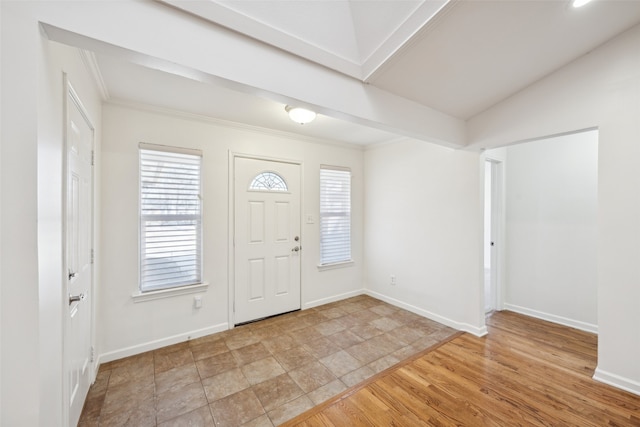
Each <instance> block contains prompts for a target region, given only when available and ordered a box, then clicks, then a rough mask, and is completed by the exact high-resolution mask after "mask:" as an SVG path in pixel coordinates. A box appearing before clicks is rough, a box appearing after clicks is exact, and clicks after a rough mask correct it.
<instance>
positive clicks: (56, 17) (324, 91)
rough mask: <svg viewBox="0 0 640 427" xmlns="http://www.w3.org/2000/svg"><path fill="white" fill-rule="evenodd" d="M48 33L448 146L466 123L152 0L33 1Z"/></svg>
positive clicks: (461, 137) (458, 140) (461, 138)
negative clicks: (98, 0)
mask: <svg viewBox="0 0 640 427" xmlns="http://www.w3.org/2000/svg"><path fill="white" fill-rule="evenodd" d="M39 5H40V6H39V12H40V16H41V19H40V21H41V23H42V26H43V28H44V29H45V32H46V34H47V35H48V37H49V38H50V39H51V40H54V41H58V42H61V43H65V44H68V45H71V46H76V47H79V48H81V49H86V50H90V51H94V52H96V53H100V54H107V55H114V56H117V57H119V58H121V59H126V60H129V61H131V62H134V63H138V64H140V65H144V66H147V67H150V68H154V69H158V70H162V71H165V72H169V73H174V74H177V75H181V76H183V77H188V78H191V79H194V80H198V81H203V82H206V83H210V84H219V85H222V86H225V87H228V88H230V89H234V90H238V91H241V92H244V93H249V94H254V95H256V96H261V97H264V98H268V99H271V100H274V101H278V102H282V103H285V104H296V105H300V106H305V107H309V108H312V109H314V110H315V111H317V112H318V113H321V114H324V115H327V116H330V117H334V118H338V119H343V120H346V121H350V122H353V123H358V124H361V125H366V126H370V127H373V128H376V129H380V130H384V131H389V132H395V133H397V134H399V135H404V136H408V137H411V138H415V139H419V140H423V141H428V142H433V143H437V144H441V145H446V146H449V147H454V148H458V147H462V146H464V144H465V138H466V133H465V122H464V121H462V120H460V119H457V118H454V117H451V116H448V115H446V114H444V113H441V112H439V111H436V110H434V109H432V108H429V107H427V106H424V105H421V104H418V103H416V102H413V101H409V100H407V99H405V98H401V97H398V96H395V95H392V94H390V93H388V92H385V91H383V90H380V89H377V88H375V87H373V86H370V85H367V84H364V83H362V82H361V81H359V80H357V79H354V78H351V77H348V76H346V75H344V74H342V73H339V72H336V71H333V70H330V69H327V68H324V67H321V66H318V65H317V64H314V63H312V62H310V61H308V60H305V59H302V58H299V57H297V56H295V55H292V54H289V53H287V52H284V51H282V50H279V49H276V48H274V47H272V46H269V45H266V44H264V43H260V42H258V41H256V40H254V39H251V38H249V37H246V36H243V35H241V34H238V33H235V32H232V31H230V30H228V29H226V28H223V27H220V26H217V25H215V24H212V23H210V22H207V21H205V20H203V19H200V18H196V17H194V16H191V15H189V14H187V13H184V12H180V11H177V10H175V9H173V8H171V7H168V6H165V5H163V4H159V3H155V2H115V3H114V2H107V3H104V2H69V7H64V8H61V7H59V2H55V1H52V2H44V3H39Z"/></svg>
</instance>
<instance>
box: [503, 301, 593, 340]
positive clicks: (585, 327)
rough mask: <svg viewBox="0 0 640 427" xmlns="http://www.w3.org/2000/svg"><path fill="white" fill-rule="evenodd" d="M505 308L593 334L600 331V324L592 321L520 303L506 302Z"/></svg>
mask: <svg viewBox="0 0 640 427" xmlns="http://www.w3.org/2000/svg"><path fill="white" fill-rule="evenodd" d="M504 309H505V310H509V311H515V312H516V313H520V314H524V315H526V316H531V317H535V318H537V319H542V320H546V321H548V322H552V323H558V324H560V325H564V326H569V327H570V328H575V329H580V330H581V331H585V332H591V333H592V334H597V333H598V325H594V324H591V323H586V322H581V321H579V320H573V319H569V318H566V317H562V316H556V315H555V314H549V313H545V312H543V311H538V310H533V309H531V308H527V307H521V306H519V305H515V304H509V303H505V304H504Z"/></svg>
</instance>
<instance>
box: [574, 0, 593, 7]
mask: <svg viewBox="0 0 640 427" xmlns="http://www.w3.org/2000/svg"><path fill="white" fill-rule="evenodd" d="M590 1H591V0H573V7H582V6H584V5H585V4H587V3H589V2H590Z"/></svg>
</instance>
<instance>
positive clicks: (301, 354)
mask: <svg viewBox="0 0 640 427" xmlns="http://www.w3.org/2000/svg"><path fill="white" fill-rule="evenodd" d="M455 332H456V331H455V330H453V329H451V328H448V327H446V326H443V325H441V324H439V323H436V322H433V321H431V320H429V319H425V318H423V317H420V316H418V315H416V314H413V313H410V312H408V311H405V310H401V309H398V308H397V307H394V306H392V305H389V304H387V303H384V302H382V301H379V300H376V299H374V298H371V297H369V296H364V295H361V296H357V297H354V298H349V299H346V300H343V301H339V302H335V303H331V304H327V305H324V306H320V307H316V308H313V309H309V310H304V311H298V312H294V313H289V314H285V315H282V316H278V317H274V318H270V319H266V320H262V321H259V322H255V323H252V324H248V325H244V326H240V327H237V328H235V329H232V330H229V331H225V332H221V333H218V334H213V335H209V336H206V337H203V338H198V339H194V340H191V341H187V342H184V343H180V344H176V345H172V346H169V347H165V348H161V349H159V350H155V351H151V352H147V353H143V354H139V355H136V356H132V357H128V358H125V359H121V360H116V361H113V362H109V363H105V364H103V365H102V366H101V367H100V371H99V373H98V377H97V379H96V382H95V383H94V384H93V386H92V387H91V389H90V390H89V395H88V397H87V401H86V403H85V407H84V410H83V413H82V416H81V418H80V426H81V427H88V426H135V427H143V426H158V427H160V426H162V427H165V426H220V427H235V426H254V427H259V426H260V427H262V426H269V427H271V426H277V425H279V424H281V423H283V422H284V421H287V420H289V419H291V418H293V417H295V416H296V415H298V414H300V413H302V412H304V411H306V410H307V409H310V408H312V407H313V406H315V405H317V404H319V403H321V402H323V401H325V400H327V399H329V398H330V397H333V396H335V395H337V394H338V393H340V392H342V391H344V390H346V389H347V388H349V387H351V386H353V385H355V384H357V383H359V382H361V381H363V380H364V379H366V378H369V377H371V376H372V375H374V374H376V373H378V372H381V371H383V370H385V369H386V368H388V367H390V366H392V365H394V364H396V363H397V362H399V361H401V360H402V359H404V358H407V357H409V356H411V355H413V354H415V353H418V352H419V351H421V350H424V349H425V348H427V347H429V346H431V345H433V344H435V343H437V342H439V341H441V340H443V339H445V338H447V337H448V336H450V335H451V334H453V333H455Z"/></svg>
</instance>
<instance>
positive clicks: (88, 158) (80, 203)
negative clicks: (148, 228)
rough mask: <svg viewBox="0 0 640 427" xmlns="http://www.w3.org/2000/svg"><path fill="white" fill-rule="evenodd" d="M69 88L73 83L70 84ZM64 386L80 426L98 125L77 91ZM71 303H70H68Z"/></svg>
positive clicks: (70, 147) (69, 134)
mask: <svg viewBox="0 0 640 427" xmlns="http://www.w3.org/2000/svg"><path fill="white" fill-rule="evenodd" d="M69 88H70V87H69ZM66 111H67V120H66V126H67V130H66V151H67V176H66V184H67V193H66V239H65V244H66V270H67V277H66V278H67V294H68V297H69V300H68V307H67V320H66V328H65V343H64V352H65V358H64V363H65V375H66V381H65V389H66V391H65V392H66V394H67V395H66V398H65V400H66V401H67V403H68V405H69V407H68V408H69V425H71V426H75V425H77V423H78V420H79V418H80V413H81V411H82V406H83V404H84V400H85V398H86V396H87V392H88V390H89V386H90V384H91V374H90V362H91V305H92V303H91V286H92V277H93V272H92V263H93V260H92V257H93V256H92V230H91V229H92V223H93V209H92V204H93V194H92V193H93V171H92V157H93V154H92V152H93V134H94V131H93V126H92V125H91V124H90V123H89V121H88V120H87V118H86V115H85V114H84V113H83V110H82V107H81V104H80V101H79V100H78V98H77V96H75V94H74V92H73V90H72V89H69V92H68V95H67V110H66ZM65 303H66V302H65Z"/></svg>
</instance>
